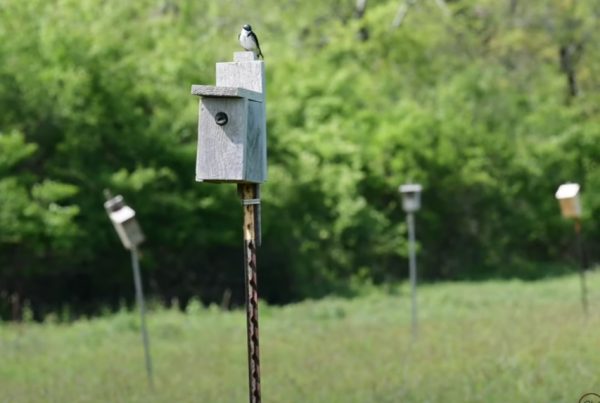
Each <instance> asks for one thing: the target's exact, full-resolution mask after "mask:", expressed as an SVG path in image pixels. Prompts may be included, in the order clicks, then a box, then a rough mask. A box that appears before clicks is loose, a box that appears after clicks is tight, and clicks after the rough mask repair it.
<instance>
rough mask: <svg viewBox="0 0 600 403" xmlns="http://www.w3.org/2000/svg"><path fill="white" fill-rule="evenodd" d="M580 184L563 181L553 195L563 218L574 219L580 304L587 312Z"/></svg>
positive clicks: (584, 311) (585, 312)
mask: <svg viewBox="0 0 600 403" xmlns="http://www.w3.org/2000/svg"><path fill="white" fill-rule="evenodd" d="M579 189H580V186H579V184H578V183H563V184H562V185H560V186H559V187H558V190H557V191H556V193H555V195H554V196H555V197H556V199H557V200H558V202H559V203H560V211H561V213H562V216H563V217H564V218H572V219H574V221H575V238H576V243H577V253H578V255H579V277H580V280H581V305H582V307H583V313H584V314H585V315H587V313H588V302H587V285H586V280H585V259H584V252H583V239H582V236H581V199H580V197H579V194H580V193H579Z"/></svg>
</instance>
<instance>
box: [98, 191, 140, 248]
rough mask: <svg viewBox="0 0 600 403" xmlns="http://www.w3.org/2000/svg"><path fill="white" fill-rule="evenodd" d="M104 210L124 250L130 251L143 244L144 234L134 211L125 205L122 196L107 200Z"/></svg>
mask: <svg viewBox="0 0 600 403" xmlns="http://www.w3.org/2000/svg"><path fill="white" fill-rule="evenodd" d="M104 208H105V209H106V213H107V214H108V217H109V218H110V221H111V222H112V223H113V225H114V227H115V230H116V231H117V234H118V235H119V239H121V243H122V244H123V247H125V249H128V250H131V249H133V248H136V247H137V246H138V245H139V244H141V243H142V242H144V234H143V233H142V230H141V229H140V225H139V224H138V222H137V220H136V218H135V211H134V210H133V209H132V208H131V207H129V206H128V205H126V204H125V201H124V200H123V196H120V195H119V196H115V197H113V198H111V199H109V200H107V201H106V202H105V203H104Z"/></svg>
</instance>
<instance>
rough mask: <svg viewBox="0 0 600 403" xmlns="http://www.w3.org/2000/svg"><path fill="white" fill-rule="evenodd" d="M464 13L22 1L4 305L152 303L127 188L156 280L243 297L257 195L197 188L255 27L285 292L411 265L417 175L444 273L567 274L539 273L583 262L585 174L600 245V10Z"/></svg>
mask: <svg viewBox="0 0 600 403" xmlns="http://www.w3.org/2000/svg"><path fill="white" fill-rule="evenodd" d="M440 3H441V2H434V1H422V2H417V3H416V4H415V5H414V6H413V7H411V8H409V10H408V12H407V14H406V17H405V18H404V20H403V22H402V24H401V26H400V27H398V28H397V29H392V28H391V23H392V20H393V16H394V14H395V13H396V11H397V8H398V6H399V5H400V2H398V1H391V0H390V1H387V0H379V1H372V2H371V1H370V2H368V7H367V11H366V14H365V16H364V17H363V18H361V19H357V18H356V17H355V16H354V10H353V7H354V2H351V1H333V2H321V1H316V0H310V1H303V2H299V1H289V2H285V3H284V4H282V3H281V2H275V1H274V0H264V1H261V2H252V4H247V5H240V3H239V2H235V1H231V0H226V1H220V2H212V1H208V0H203V1H183V2H172V1H169V0H160V1H159V0H142V1H137V2H119V1H116V0H109V1H103V2H98V1H94V0H83V1H63V2H43V1H41V0H31V1H27V2H23V1H19V0H5V1H3V2H2V5H1V6H0V60H2V63H0V130H1V131H2V133H3V134H1V135H0V195H1V196H2V197H1V198H0V284H2V287H1V289H0V311H1V312H2V314H3V315H5V316H6V315H7V313H8V303H9V302H8V301H9V300H10V301H15V300H16V301H21V305H22V302H23V300H25V299H32V306H33V309H34V312H36V315H37V316H38V318H39V317H40V316H41V315H42V314H43V313H44V312H43V311H44V309H46V308H45V307H48V308H54V309H58V308H59V307H60V306H62V305H63V304H73V305H76V306H77V309H78V310H84V311H94V310H96V309H97V307H95V303H97V302H103V303H108V304H109V305H111V306H112V307H113V308H116V307H117V306H118V304H119V301H120V300H121V299H122V298H127V299H130V298H131V295H132V292H131V279H130V276H131V275H130V272H129V267H128V261H127V258H126V256H125V252H124V251H123V250H122V249H121V247H120V245H119V241H118V239H117V237H116V235H115V234H114V231H113V229H112V227H111V225H110V223H109V221H108V219H107V218H106V216H105V213H104V211H103V209H102V202H103V197H102V191H103V189H106V188H110V189H111V190H112V191H113V193H117V192H118V193H122V194H123V195H124V196H125V198H126V200H127V201H128V202H129V203H130V204H131V205H132V206H133V207H134V208H135V209H136V211H137V214H138V217H139V219H140V222H141V226H142V228H143V229H144V231H145V233H146V235H147V239H148V241H147V243H146V246H145V247H144V251H143V252H144V253H143V255H144V257H143V262H142V266H143V267H144V270H145V280H147V282H148V286H149V287H148V290H149V292H150V293H151V294H154V295H156V296H158V297H160V298H162V299H163V300H164V301H166V302H170V301H171V300H172V299H175V298H178V299H179V301H180V302H181V303H183V304H185V302H186V301H187V300H188V299H189V298H191V297H192V296H200V297H201V298H202V300H203V301H204V302H207V301H220V299H221V298H222V295H223V293H224V291H225V290H226V289H231V290H233V299H234V301H236V300H237V301H239V300H241V299H242V296H243V286H242V277H241V275H240V267H239V266H240V260H241V256H240V255H241V251H240V237H241V235H240V233H239V232H240V231H239V226H240V221H241V212H240V208H239V203H238V201H237V200H236V196H235V191H234V189H233V186H227V185H219V186H216V185H206V184H197V183H194V181H193V176H194V175H193V171H194V159H195V147H196V125H197V104H196V102H197V100H196V99H195V98H194V97H192V96H190V95H189V88H190V84H192V83H205V84H210V83H212V82H213V81H214V73H213V71H214V63H215V62H216V61H222V60H229V59H230V58H231V53H232V51H236V50H238V45H237V43H236V41H235V35H236V33H237V31H238V30H239V27H240V25H241V24H243V23H245V22H251V23H252V25H253V26H254V27H255V29H256V30H257V32H258V33H259V36H260V38H261V44H262V47H263V50H264V53H265V55H266V58H267V60H266V64H267V72H268V74H267V77H268V83H267V90H268V102H267V113H268V133H269V181H268V183H267V184H266V185H265V186H264V189H263V196H264V208H263V226H264V228H263V230H264V234H263V235H264V245H263V247H262V248H261V250H260V257H259V261H260V284H261V285H260V288H261V295H262V296H264V297H265V298H267V299H268V300H270V301H272V302H289V301H291V300H297V299H300V298H304V297H317V296H322V295H325V294H328V293H331V292H341V293H348V292H352V290H353V289H355V288H356V283H357V282H360V281H364V282H366V283H370V282H373V283H381V282H384V281H388V280H390V279H398V278H401V277H404V275H405V272H406V270H404V269H402V267H404V266H405V265H406V262H405V255H406V245H405V241H404V239H405V226H404V224H403V220H404V214H403V212H402V211H401V208H400V203H399V197H398V194H397V187H398V185H400V184H401V183H403V182H406V181H409V180H413V181H419V182H421V183H422V184H423V185H424V189H425V192H424V194H423V203H424V205H423V210H422V211H421V212H420V213H419V214H418V216H417V222H418V229H417V233H418V239H419V242H420V251H421V253H420V268H421V274H422V275H423V277H424V278H427V279H441V278H476V277H489V276H505V277H518V276H523V277H527V278H533V277H542V276H545V275H547V274H548V273H547V272H545V271H544V270H541V269H537V268H540V267H545V263H546V262H557V261H559V260H563V261H564V260H565V259H566V258H567V257H568V256H569V255H572V252H573V250H572V249H573V246H572V245H571V229H570V228H569V224H568V223H567V222H564V221H562V220H561V218H560V216H559V212H558V207H557V203H556V201H555V200H554V199H553V192H554V191H555V189H556V187H557V186H558V184H560V183H561V182H563V181H567V180H571V181H577V182H579V183H581V184H582V186H583V192H584V193H583V197H584V198H583V204H584V211H585V217H584V220H583V228H584V232H585V236H586V238H587V239H588V249H589V250H590V251H592V253H591V255H592V256H591V258H593V259H597V258H598V254H597V251H598V250H600V248H598V247H597V246H599V245H598V239H600V224H599V223H598V222H597V220H594V217H598V216H599V215H600V193H599V192H598V190H597V189H599V188H600V167H599V165H598V155H600V120H599V118H598V116H600V115H599V114H598V107H597V105H599V101H600V96H599V95H598V91H597V90H598V86H599V82H598V79H597V77H599V75H598V71H600V52H599V51H598V47H597V46H594V44H595V43H597V42H598V40H600V38H599V37H598V36H599V35H600V30H598V29H597V21H598V16H599V10H598V9H597V7H596V6H595V5H594V4H593V2H575V1H568V0H567V1H563V0H560V1H559V0H553V1H551V2H541V1H532V2H523V1H517V2H515V1H502V2H498V1H492V0H486V1H475V0H457V1H448V2H447V5H448V9H447V11H445V9H442V8H440V7H439V4H440ZM361 30H362V32H366V33H367V34H368V35H367V39H366V40H359V39H358V32H359V31H361ZM561 52H562V53H561ZM561 55H563V56H561ZM565 58H566V59H565ZM569 72H574V77H575V79H576V85H577V94H576V95H573V94H571V93H570V90H569V89H570V86H569V80H568V79H569V74H570V73H569ZM554 267H558V265H555V266H554ZM71 284H77V286H76V287H73V286H71ZM13 297H15V298H16V299H15V298H13ZM11 298H12V299H11ZM36 298H37V300H35V299H36ZM88 303H89V304H90V305H86V304H88ZM12 304H13V307H14V305H15V304H14V302H13V303H12ZM16 305H17V307H18V305H19V304H16Z"/></svg>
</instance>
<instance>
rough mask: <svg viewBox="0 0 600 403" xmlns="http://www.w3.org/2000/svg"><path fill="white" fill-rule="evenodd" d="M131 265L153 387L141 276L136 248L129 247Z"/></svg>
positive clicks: (147, 369)
mask: <svg viewBox="0 0 600 403" xmlns="http://www.w3.org/2000/svg"><path fill="white" fill-rule="evenodd" d="M131 265H132V267H133V282H134V284H135V297H136V301H137V305H138V307H139V308H140V317H141V319H142V341H143V343H144V356H145V360H146V374H147V376H148V384H149V385H150V387H151V388H154V381H153V377H152V358H151V357H150V342H149V340H148V331H147V329H146V308H145V305H144V291H143V289H142V276H141V275H140V263H139V257H138V251H137V248H136V247H135V246H134V247H132V248H131Z"/></svg>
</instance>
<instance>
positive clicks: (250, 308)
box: [238, 183, 261, 403]
mask: <svg viewBox="0 0 600 403" xmlns="http://www.w3.org/2000/svg"><path fill="white" fill-rule="evenodd" d="M259 186H260V185H258V184H251V183H248V184H247V183H241V184H238V192H239V194H240V197H241V199H242V204H243V208H244V228H243V231H244V275H245V278H246V281H245V286H246V325H247V330H248V386H249V401H250V403H260V401H261V395H260V354H259V343H258V282H257V277H256V271H257V270H256V248H257V246H258V241H259V240H260V234H259V229H260V199H259V195H260V190H259Z"/></svg>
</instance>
